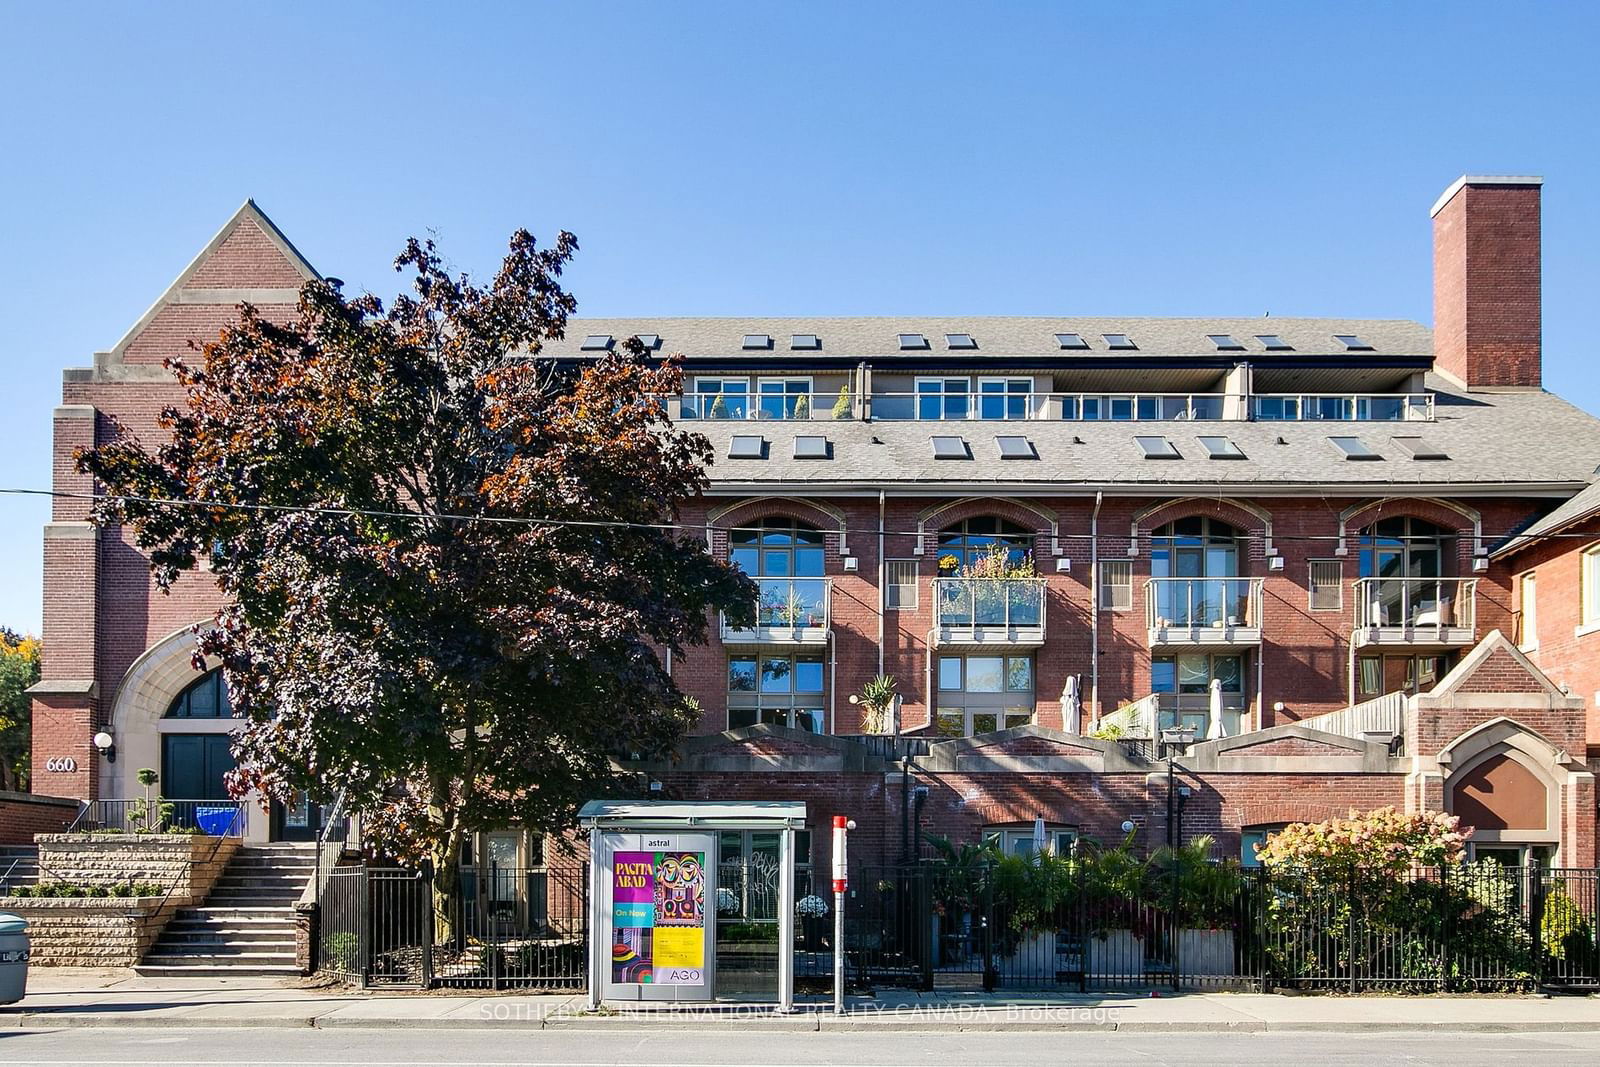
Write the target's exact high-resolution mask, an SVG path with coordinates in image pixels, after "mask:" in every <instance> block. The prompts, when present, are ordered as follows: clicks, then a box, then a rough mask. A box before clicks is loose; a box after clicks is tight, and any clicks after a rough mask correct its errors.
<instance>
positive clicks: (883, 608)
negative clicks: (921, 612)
mask: <svg viewBox="0 0 1600 1067" xmlns="http://www.w3.org/2000/svg"><path fill="white" fill-rule="evenodd" d="M884 496H885V494H884V491H883V490H882V489H879V490H878V674H880V675H882V674H883V639H884V627H885V625H886V623H885V620H886V619H887V618H888V614H889V589H888V586H887V585H885V584H884V583H885V582H887V581H888V580H889V563H888V561H887V560H885V559H884V558H883V539H884V532H883V509H884Z"/></svg>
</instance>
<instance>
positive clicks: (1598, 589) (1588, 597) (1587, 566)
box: [1578, 545, 1600, 629]
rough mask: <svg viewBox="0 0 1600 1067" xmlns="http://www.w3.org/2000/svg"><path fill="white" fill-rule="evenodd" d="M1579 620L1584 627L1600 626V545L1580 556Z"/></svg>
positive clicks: (1590, 548)
mask: <svg viewBox="0 0 1600 1067" xmlns="http://www.w3.org/2000/svg"><path fill="white" fill-rule="evenodd" d="M1578 562H1579V568H1578V595H1579V597H1580V604H1579V612H1578V615H1579V620H1580V622H1581V624H1582V625H1583V627H1584V628H1586V629H1587V628H1588V627H1591V626H1600V545H1592V546H1590V547H1589V548H1586V549H1584V550H1583V555H1581V556H1580V557H1578Z"/></svg>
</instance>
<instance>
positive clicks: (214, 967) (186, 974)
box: [133, 957, 301, 978]
mask: <svg viewBox="0 0 1600 1067" xmlns="http://www.w3.org/2000/svg"><path fill="white" fill-rule="evenodd" d="M133 973H134V974H137V975H139V976H141V977H144V978H293V977H296V976H298V975H299V974H301V970H300V968H299V967H296V966H295V965H294V962H293V957H291V958H290V962H288V963H277V964H271V963H238V964H235V963H215V962H213V961H211V960H208V959H204V958H202V959H201V960H200V961H199V962H190V963H178V962H172V963H141V964H139V965H138V966H137V967H135V968H134V969H133Z"/></svg>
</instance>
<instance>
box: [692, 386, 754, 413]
mask: <svg viewBox="0 0 1600 1067" xmlns="http://www.w3.org/2000/svg"><path fill="white" fill-rule="evenodd" d="M682 416H683V418H686V419H747V418H749V417H750V380H749V379H748V378H696V379H695V380H694V392H693V393H690V394H688V395H686V396H684V398H683V408H682Z"/></svg>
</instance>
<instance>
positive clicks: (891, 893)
mask: <svg viewBox="0 0 1600 1067" xmlns="http://www.w3.org/2000/svg"><path fill="white" fill-rule="evenodd" d="M1220 870H1222V869H1220V868H1219V871H1220ZM1014 872H1015V868H1014V867H1013V868H1011V873H1010V874H1009V875H1008V869H1007V868H1006V867H1005V866H992V865H975V866H971V867H965V868H963V867H959V866H948V865H940V864H922V865H917V866H901V867H882V868H873V867H862V868H858V869H855V870H852V872H851V881H850V887H851V888H850V892H849V895H848V896H847V898H846V906H845V907H846V910H845V954H846V966H847V972H848V975H849V978H850V981H851V983H852V984H853V985H855V986H856V987H858V988H871V987H875V986H903V987H910V988H917V989H923V990H960V989H984V990H1058V991H1063V990H1064V991H1091V990H1115V989H1173V990H1204V989H1226V988H1235V989H1263V990H1264V989H1272V988H1292V989H1308V990H1310V989H1321V990H1341V991H1349V992H1364V991H1373V990H1391V991H1412V992H1443V991H1468V992H1470V991H1514V990H1524V989H1533V988H1541V987H1543V988H1550V987H1557V988H1574V989H1579V988H1583V989H1588V988H1600V942H1597V931H1600V901H1597V897H1596V893H1597V888H1600V871H1596V870H1593V869H1582V870H1561V869H1554V870H1553V869H1545V868H1510V867H1497V866H1493V865H1487V864H1479V865H1471V866H1462V867H1450V868H1426V869H1419V870H1415V871H1411V872H1408V873H1406V874H1404V875H1399V876H1396V875H1393V874H1388V873H1379V872H1368V871H1352V872H1346V873H1345V874H1343V875H1340V876H1334V877H1330V876H1327V875H1325V874H1320V873H1312V872H1307V871H1283V870H1272V871H1268V870H1266V869H1256V870H1249V871H1243V872H1238V873H1237V874H1231V873H1223V874H1219V875H1218V876H1216V877H1209V878H1208V877H1194V876H1193V872H1190V875H1189V876H1188V877H1185V878H1183V879H1181V880H1170V881H1167V880H1163V879H1161V878H1156V879H1154V880H1152V881H1149V882H1146V883H1145V884H1142V885H1140V886H1138V887H1136V888H1135V887H1132V886H1117V885H1114V884H1111V885H1108V884H1106V883H1105V882H1104V881H1098V882H1097V881H1095V880H1092V879H1090V878H1088V877H1086V876H1085V875H1084V874H1083V872H1082V870H1081V869H1080V870H1079V871H1078V872H1076V873H1073V872H1071V871H1070V870H1068V871H1066V872H1064V873H1063V874H1062V875H1061V879H1060V882H1059V884H1056V885H1048V884H1047V885H1043V886H1041V885H1039V884H1029V885H1027V886H1025V887H1019V886H1014V885H1007V884H1006V880H1007V878H1008V877H1013V876H1014ZM1019 889H1025V890H1026V892H1019V891H1018V890H1019ZM830 951H831V946H830ZM800 973H802V974H804V973H805V972H804V971H803V970H802V971H801V972H800Z"/></svg>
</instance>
